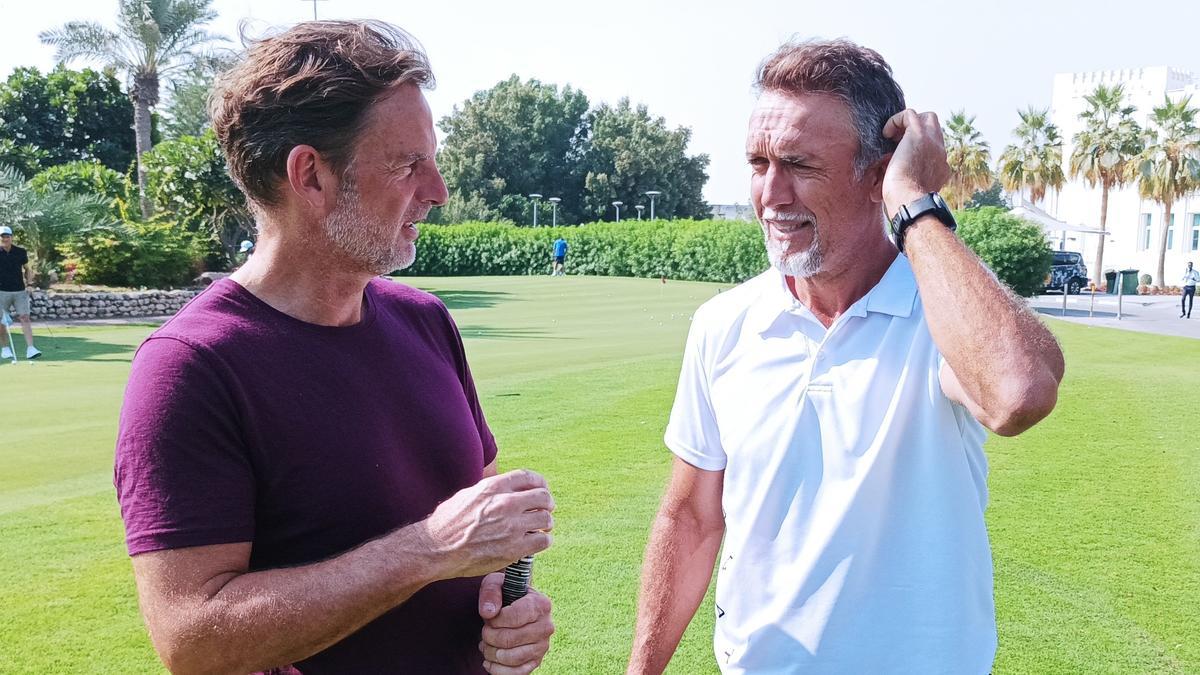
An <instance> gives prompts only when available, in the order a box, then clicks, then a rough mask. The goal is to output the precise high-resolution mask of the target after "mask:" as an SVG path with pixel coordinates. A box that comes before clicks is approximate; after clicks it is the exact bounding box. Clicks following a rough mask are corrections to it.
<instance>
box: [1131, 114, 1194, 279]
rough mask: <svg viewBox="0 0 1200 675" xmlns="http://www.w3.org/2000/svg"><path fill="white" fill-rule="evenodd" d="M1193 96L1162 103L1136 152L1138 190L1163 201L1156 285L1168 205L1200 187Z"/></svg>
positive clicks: (1168, 219) (1162, 258)
mask: <svg viewBox="0 0 1200 675" xmlns="http://www.w3.org/2000/svg"><path fill="white" fill-rule="evenodd" d="M1191 101H1192V98H1191V97H1190V96H1185V97H1184V98H1182V99H1180V100H1179V101H1178V102H1175V103H1172V102H1171V99H1170V98H1165V100H1164V101H1163V104H1162V105H1161V106H1159V107H1157V108H1154V109H1153V110H1152V111H1151V114H1150V129H1149V131H1148V133H1147V134H1146V148H1145V150H1143V151H1142V154H1141V155H1139V156H1138V158H1137V160H1136V162H1137V172H1138V174H1139V178H1140V179H1141V180H1140V182H1139V183H1138V187H1139V190H1138V191H1139V192H1141V195H1142V197H1143V198H1145V199H1152V200H1154V201H1156V202H1158V203H1159V204H1162V205H1163V226H1162V232H1161V234H1160V235H1159V239H1158V270H1157V276H1156V279H1157V280H1158V285H1159V286H1160V287H1161V286H1164V285H1166V281H1165V278H1166V275H1165V273H1164V272H1165V265H1166V257H1167V227H1168V226H1169V224H1170V223H1171V206H1172V205H1173V204H1174V203H1175V201H1176V200H1178V199H1182V198H1183V197H1186V196H1187V195H1188V194H1189V193H1191V192H1192V191H1194V190H1196V189H1200V129H1197V128H1196V114H1197V112H1200V111H1198V110H1196V109H1195V108H1192V107H1190V106H1189V104H1190V103H1191Z"/></svg>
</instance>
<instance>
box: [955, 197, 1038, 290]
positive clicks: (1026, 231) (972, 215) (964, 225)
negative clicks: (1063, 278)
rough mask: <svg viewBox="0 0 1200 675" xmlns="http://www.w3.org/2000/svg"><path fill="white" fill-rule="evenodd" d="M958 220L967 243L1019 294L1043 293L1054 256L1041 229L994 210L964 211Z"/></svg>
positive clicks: (1001, 211) (990, 208)
mask: <svg viewBox="0 0 1200 675" xmlns="http://www.w3.org/2000/svg"><path fill="white" fill-rule="evenodd" d="M955 218H956V220H958V224H959V225H958V234H959V236H960V237H962V240H963V242H964V243H965V244H966V245H967V246H968V247H970V249H971V250H972V251H974V252H975V254H976V255H978V256H979V257H980V258H982V259H983V262H984V263H986V264H987V266H988V267H990V268H991V269H992V271H993V272H995V273H996V276H997V277H999V278H1000V280H1001V281H1003V282H1004V283H1006V284H1008V285H1009V286H1010V287H1011V288H1012V289H1013V291H1014V292H1015V293H1017V294H1018V295H1022V296H1026V297H1029V296H1032V295H1036V294H1038V293H1041V292H1042V290H1043V289H1044V288H1045V281H1046V275H1047V274H1049V273H1050V266H1051V264H1052V262H1053V259H1054V256H1053V254H1052V253H1051V249H1050V244H1049V243H1048V242H1047V241H1046V235H1045V234H1044V233H1043V232H1042V229H1041V228H1040V227H1038V226H1037V225H1035V224H1033V223H1030V222H1027V221H1025V220H1022V219H1020V218H1017V217H1016V216H1010V215H1008V214H1007V213H1006V212H1005V211H1004V209H1001V208H997V207H994V206H987V207H984V208H981V209H972V210H969V211H960V212H958V213H957V214H955Z"/></svg>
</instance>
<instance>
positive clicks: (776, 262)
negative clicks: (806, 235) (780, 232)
mask: <svg viewBox="0 0 1200 675" xmlns="http://www.w3.org/2000/svg"><path fill="white" fill-rule="evenodd" d="M819 235H820V233H819V232H818V231H817V229H816V227H815V226H814V228H813V241H812V243H811V244H809V246H808V248H806V249H804V250H803V251H800V252H799V253H792V254H790V255H789V254H787V252H786V251H785V249H784V248H783V247H782V246H781V245H780V244H779V243H778V242H775V241H773V240H772V239H771V236H770V233H769V232H767V231H764V232H763V240H764V242H765V244H766V247H767V259H768V260H770V261H771V265H772V266H773V267H774V268H775V269H777V270H779V271H780V272H782V273H783V274H786V275H787V276H789V277H796V278H798V279H807V278H808V277H811V276H813V275H815V274H817V273H818V272H820V271H821V264H822V262H823V261H822V259H821V257H822V256H821V239H820V236H819Z"/></svg>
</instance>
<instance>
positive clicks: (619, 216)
mask: <svg viewBox="0 0 1200 675" xmlns="http://www.w3.org/2000/svg"><path fill="white" fill-rule="evenodd" d="M621 204H622V202H613V203H612V205H613V206H614V207H616V209H617V222H618V223H619V222H621Z"/></svg>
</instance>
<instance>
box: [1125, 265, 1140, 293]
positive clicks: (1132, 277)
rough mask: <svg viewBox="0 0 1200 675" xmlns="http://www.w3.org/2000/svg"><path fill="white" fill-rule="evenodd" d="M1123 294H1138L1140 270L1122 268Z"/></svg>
mask: <svg viewBox="0 0 1200 675" xmlns="http://www.w3.org/2000/svg"><path fill="white" fill-rule="evenodd" d="M1121 277H1122V279H1121V295H1137V289H1138V271H1137V270H1121Z"/></svg>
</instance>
